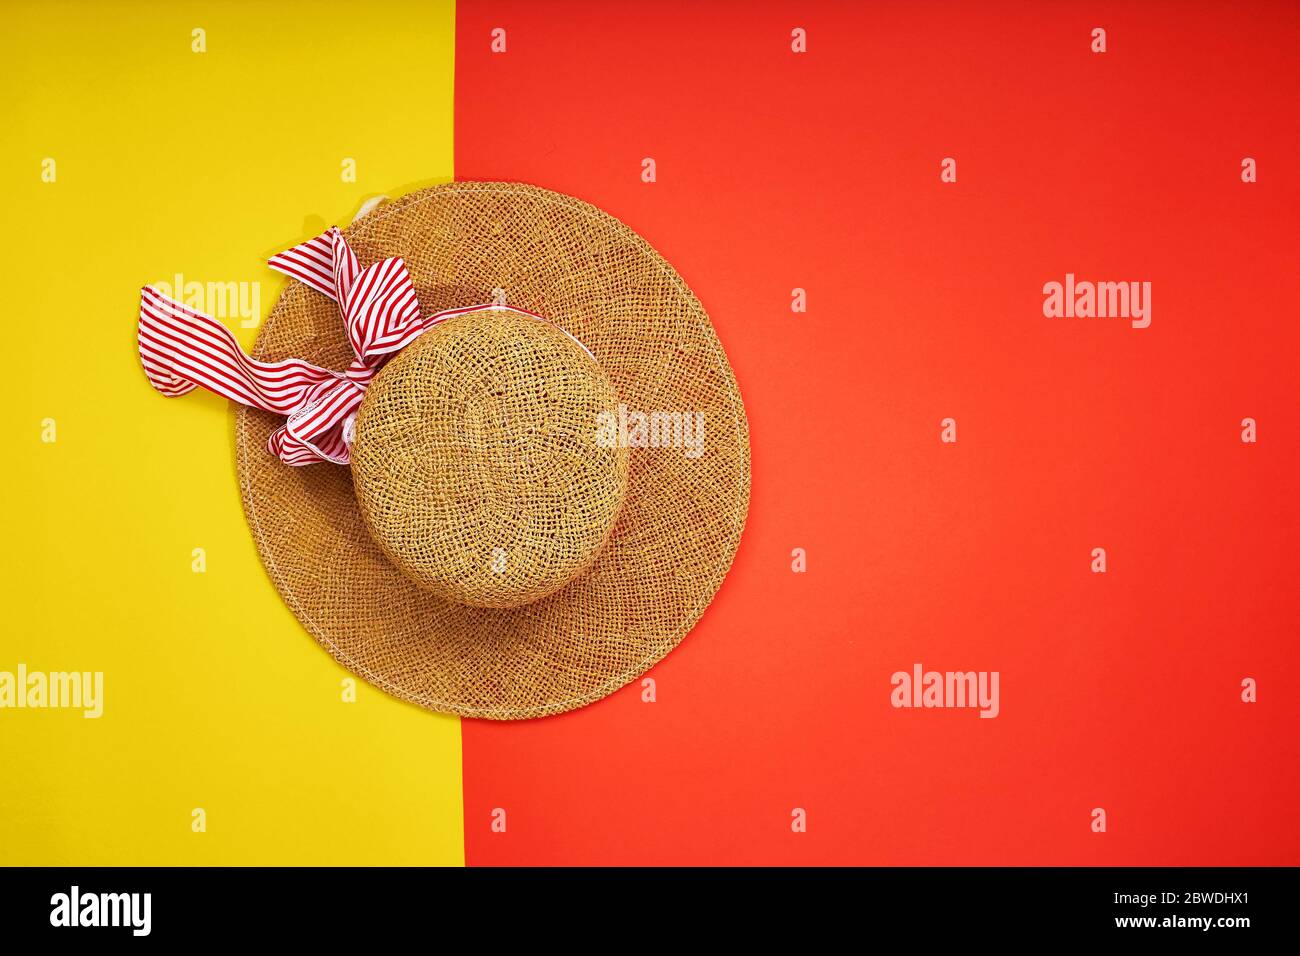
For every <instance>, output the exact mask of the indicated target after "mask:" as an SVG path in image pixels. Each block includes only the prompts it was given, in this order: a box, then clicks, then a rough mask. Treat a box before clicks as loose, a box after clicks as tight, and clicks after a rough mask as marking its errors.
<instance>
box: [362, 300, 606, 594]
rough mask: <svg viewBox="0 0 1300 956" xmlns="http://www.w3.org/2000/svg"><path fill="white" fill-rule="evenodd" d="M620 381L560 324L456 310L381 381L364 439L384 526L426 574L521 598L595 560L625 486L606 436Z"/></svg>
mask: <svg viewBox="0 0 1300 956" xmlns="http://www.w3.org/2000/svg"><path fill="white" fill-rule="evenodd" d="M617 405H618V394H617V392H616V391H615V389H614V387H613V385H612V384H611V383H610V381H609V379H608V377H607V376H606V375H605V373H604V372H603V371H602V369H601V368H600V366H599V364H598V363H597V362H596V361H595V360H594V359H593V358H592V357H591V356H590V355H589V354H588V353H587V352H586V350H585V349H584V348H583V347H582V346H581V345H579V344H578V343H577V342H576V341H574V340H573V339H572V338H570V337H569V336H568V335H567V334H566V333H564V332H563V331H561V330H560V329H559V328H557V327H555V326H553V325H551V324H549V323H547V322H545V321H542V320H541V319H537V318H534V317H531V316H528V315H525V314H521V313H517V312H512V311H506V310H481V311H476V312H470V313H466V314H463V315H459V316H456V317H454V318H451V319H448V320H446V321H444V322H442V323H440V324H438V325H436V326H434V327H433V328H431V329H430V330H429V331H427V332H425V333H424V334H423V335H421V336H420V337H419V338H418V339H416V340H415V341H414V342H412V343H411V344H410V345H408V346H407V347H406V348H405V349H403V350H402V351H401V352H399V353H398V354H397V355H395V356H394V357H393V358H392V359H390V360H389V361H388V363H387V364H386V365H385V366H384V368H383V369H382V370H381V371H380V372H379V374H378V375H376V377H375V379H374V380H373V381H372V382H371V383H370V385H369V387H368V389H367V391H366V397H365V400H364V401H363V402H362V404H361V408H360V410H359V412H358V415H357V421H356V434H355V440H354V442H353V445H352V449H351V456H352V477H353V484H354V488H355V492H356V496H357V501H358V503H359V505H360V510H361V514H362V516H363V518H364V520H365V523H366V526H367V528H368V529H369V531H370V534H371V536H372V537H373V538H374V539H375V541H376V543H377V544H378V545H379V547H380V549H381V550H382V551H383V552H384V554H385V555H386V556H387V557H388V559H389V560H390V561H391V562H392V563H393V564H394V565H395V566H396V567H398V568H399V569H400V570H401V571H402V572H403V573H404V574H405V575H406V576H407V577H408V578H409V579H411V580H412V581H414V582H415V583H416V584H417V585H418V586H420V587H421V588H424V589H425V590H428V591H432V592H434V593H437V594H439V595H441V596H443V597H445V598H447V599H449V600H453V601H457V602H459V603H462V604H469V605H474V606H478V607H500V608H505V607H517V606H519V605H523V604H528V603H531V602H533V601H537V600H539V599H541V598H544V597H546V596H547V595H550V594H553V593H554V592H556V591H558V590H559V589H561V588H562V587H564V585H565V584H567V583H568V582H569V581H571V580H573V578H575V577H576V576H578V575H579V574H581V573H582V572H583V571H584V570H586V569H587V568H588V567H589V566H590V565H591V563H592V562H593V561H594V560H595V558H596V555H597V553H598V552H599V551H600V548H601V547H602V545H603V544H604V542H605V541H606V539H607V538H608V537H609V534H610V532H611V530H612V529H613V526H614V522H615V520H616V519H617V517H618V511H619V507H620V506H621V504H622V500H623V496H624V494H625V493H626V490H627V479H628V455H627V449H626V448H625V447H617V446H616V445H615V446H614V447H608V444H609V443H602V442H600V441H599V440H598V438H597V429H598V423H599V421H600V416H601V413H602V412H604V413H612V412H613V411H614V410H615V409H616V408H617Z"/></svg>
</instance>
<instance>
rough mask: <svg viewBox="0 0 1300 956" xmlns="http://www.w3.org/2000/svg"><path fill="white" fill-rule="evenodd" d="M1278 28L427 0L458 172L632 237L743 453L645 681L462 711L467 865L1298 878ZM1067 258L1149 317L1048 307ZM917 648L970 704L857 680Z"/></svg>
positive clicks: (1290, 303)
mask: <svg viewBox="0 0 1300 956" xmlns="http://www.w3.org/2000/svg"><path fill="white" fill-rule="evenodd" d="M1097 26H1100V27H1104V28H1105V29H1106V30H1107V35H1108V51H1107V52H1106V53H1105V54H1100V55H1098V54H1093V53H1092V52H1091V51H1090V42H1091V38H1090V32H1091V30H1092V28H1093V27H1097ZM495 27H502V28H504V29H505V30H506V31H507V44H508V47H507V52H506V53H505V54H493V53H492V52H491V51H490V40H491V37H490V33H491V30H492V29H493V28H495ZM795 27H804V28H805V29H806V30H807V33H808V52H807V53H806V54H803V55H796V54H794V53H792V52H791V49H790V31H791V30H792V29H793V28H795ZM1298 44H1300V11H1298V10H1297V8H1296V7H1295V6H1292V5H1286V4H1280V3H1279V4H1271V5H1270V4H1255V5H1252V6H1249V7H1247V6H1243V5H1239V4H1226V3H1225V4H1215V5H1210V4H1201V5H1193V4H1188V3H1168V4H1146V5H1144V6H1143V8H1142V9H1140V10H1139V9H1132V8H1131V6H1130V5H1103V4H1086V5H1085V4H1071V5H1065V4H1034V3H1024V4H981V5H975V4H956V3H954V4H903V3H898V4H879V5H866V4H863V5H849V4H844V5H830V4H818V3H813V2H808V0H804V2H800V3H788V4H760V5H754V4H743V5H742V4H728V3H714V4H709V5H707V6H706V5H703V4H685V3H683V4H659V3H636V4H608V3H595V2H593V3H586V4H576V3H568V4H563V5H560V4H551V3H544V4H537V3H505V2H491V3H476V2H465V0H462V2H461V3H460V4H458V14H457V53H456V56H457V62H456V173H457V177H458V178H460V179H510V180H522V181H526V182H532V183H536V184H538V185H543V186H547V187H549V188H552V189H557V190H560V191H562V192H567V193H571V194H573V195H576V196H579V197H581V198H583V199H586V200H588V201H591V202H593V203H595V204H597V205H598V206H601V207H602V208H604V209H606V210H608V211H609V212H610V213H612V214H613V215H615V216H617V217H619V218H620V219H622V220H624V221H625V222H627V223H628V224H629V225H631V226H632V227H633V228H634V229H636V230H637V231H638V232H640V233H641V234H642V235H643V236H645V237H646V238H647V239H648V240H649V241H650V242H651V244H652V245H654V246H655V247H656V248H658V249H659V250H660V251H661V252H662V253H664V255H665V256H666V257H667V258H668V259H669V260H670V261H671V262H672V263H673V264H674V265H675V266H676V268H677V269H678V270H679V271H680V272H681V274H682V275H683V277H684V278H685V279H686V281H687V282H688V283H689V284H690V285H691V286H692V287H693V288H694V290H695V291H696V293H697V294H698V295H699V297H700V299H701V300H702V301H703V302H704V304H705V307H706V308H708V310H709V312H710V314H711V316H712V319H713V322H714V325H715V327H716V328H717V330H718V334H719V336H720V338H721V340H722V342H723V344H724V346H725V347H726V348H727V351H728V354H729V356H730V358H731V361H732V364H733V366H734V368H735V370H736V375H737V377H738V379H739V382H740V386H741V390H742V393H743V396H744V399H745V404H746V408H747V411H748V415H749V421H750V426H751V429H752V444H753V462H754V464H753V501H752V505H751V509H750V515H749V523H748V526H747V529H746V532H745V536H744V539H743V541H742V543H741V547H740V553H739V555H738V557H737V559H736V562H735V564H734V566H733V568H732V570H731V573H730V575H729V576H728V578H727V580H726V582H725V584H724V585H723V587H722V590H721V592H720V593H719V595H718V597H717V599H716V600H715V601H714V603H713V605H712V606H711V608H710V609H709V611H708V612H707V613H706V615H705V617H704V618H703V620H702V621H701V622H700V624H699V625H698V626H697V627H696V629H695V630H694V631H693V632H692V634H691V635H690V636H689V637H688V638H687V639H686V641H685V642H684V643H683V644H682V646H681V647H680V648H678V649H677V650H676V651H675V652H674V653H673V654H671V655H670V656H669V657H668V658H667V659H666V660H665V661H664V662H663V663H662V664H660V665H659V666H658V667H657V668H655V669H654V671H653V672H652V676H653V677H654V678H655V679H656V680H657V682H658V701H657V702H656V703H654V704H645V703H642V702H641V696H640V689H639V686H638V685H636V684H633V685H632V686H630V687H628V688H625V689H624V690H623V691H621V692H619V693H617V694H615V695H613V696H612V697H610V698H608V699H606V700H604V701H601V702H599V703H597V704H595V705H593V706H591V707H588V708H585V709H583V710H581V711H577V712H574V713H571V714H567V715H564V716H560V717H556V718H551V719H546V720H540V721H533V722H525V723H512V724H494V723H491V722H485V721H466V722H465V723H464V725H463V726H464V773H465V818H466V819H465V832H466V848H467V849H466V853H467V861H468V862H469V863H470V864H499V863H612V864H621V863H742V864H744V863H863V864H975V863H986V864H1067V863H1070V864H1074V863H1083V864H1088V863H1115V864H1193V863H1196V864H1262V863H1273V864H1281V863H1287V864H1296V863H1300V837H1298V836H1297V832H1298V829H1297V826H1296V825H1295V818H1294V813H1295V808H1296V806H1297V803H1298V801H1300V776H1298V772H1297V757H1298V756H1300V753H1298V751H1300V747H1298V746H1297V741H1296V730H1297V727H1298V726H1300V724H1298V722H1297V717H1298V715H1300V708H1298V705H1297V696H1296V675H1297V669H1298V666H1300V654H1298V653H1297V649H1296V620H1297V610H1298V609H1300V592H1298V591H1297V588H1296V584H1295V571H1296V567H1297V561H1296V557H1295V543H1296V540H1297V530H1300V505H1298V504H1297V497H1296V493H1295V482H1294V471H1295V467H1296V464H1297V458H1298V454H1297V448H1298V447H1300V445H1298V443H1297V442H1298V440H1300V421H1298V420H1297V410H1296V401H1295V393H1294V384H1295V365H1296V358H1297V351H1296V349H1297V344H1298V343H1300V335H1298V334H1297V331H1296V311H1295V302H1296V293H1295V288H1296V280H1297V266H1296V262H1297V243H1296V233H1295V230H1296V223H1297V211H1300V210H1298V206H1300V203H1298V200H1300V190H1298V188H1297V172H1298V170H1297V158H1296V157H1297V154H1298V153H1300V141H1298V140H1300V135H1298V134H1297V123H1296V103H1297V89H1298V86H1297V82H1296V81H1297V73H1298V72H1300V71H1297V53H1296V50H1297V48H1298ZM647 156H648V157H653V158H654V159H655V160H656V162H657V166H658V181H657V182H655V183H653V184H646V183H643V182H642V181H641V178H640V172H641V160H642V159H643V158H644V157H647ZM946 156H951V157H954V158H955V159H956V160H957V163H958V181H957V182H956V183H955V184H945V183H941V182H940V178H939V172H940V161H941V159H942V158H943V157H946ZM1246 156H1251V157H1254V158H1255V159H1256V160H1257V161H1258V164H1259V166H1258V168H1259V174H1258V175H1259V181H1258V182H1257V183H1255V184H1249V185H1248V184H1244V183H1242V181H1241V175H1240V174H1241V160H1242V158H1243V157H1246ZM1066 272H1074V273H1075V274H1076V275H1077V276H1078V277H1079V278H1080V279H1091V280H1118V281H1122V280H1137V281H1144V280H1145V281H1150V282H1151V283H1152V285H1153V289H1152V324H1151V327H1150V328H1148V329H1145V330H1138V329H1133V328H1131V327H1130V325H1129V323H1128V322H1127V321H1126V320H1122V319H1100V320H1099V319H1059V320H1056V319H1047V318H1044V317H1043V314H1042V302H1043V295H1042V287H1043V284H1044V283H1045V282H1048V281H1051V280H1056V281H1062V280H1063V279H1064V276H1065V273H1066ZM795 287H803V288H806V289H807V294H808V311H807V313H806V314H802V315H797V314H792V312H791V309H790V297H791V290H792V289H793V288H795ZM947 416H951V417H953V418H955V419H956V420H957V423H958V438H959V440H958V442H957V443H956V444H955V445H947V444H942V443H941V442H940V440H939V433H940V420H941V419H942V418H944V417H947ZM1247 416H1249V417H1253V418H1255V419H1257V421H1258V423H1259V441H1258V443H1257V444H1253V445H1251V444H1244V443H1243V442H1242V441H1241V439H1240V432H1241V426H1240V422H1241V419H1242V418H1244V417H1247ZM796 547H801V548H805V549H806V550H807V555H808V570H807V573H806V574H794V573H791V566H790V565H791V550H792V549H793V548H796ZM1094 547H1104V548H1106V549H1107V553H1108V557H1109V571H1108V573H1106V574H1093V573H1091V572H1090V569H1089V565H1090V561H1091V555H1090V553H1091V550H1092V549H1093V548H1094ZM916 661H920V662H922V663H923V664H924V665H925V666H926V667H927V669H928V668H934V669H937V670H957V669H960V670H965V669H976V670H997V671H1000V672H1001V675H1002V676H1001V681H1002V686H1001V711H1002V712H1001V716H999V717H998V718H997V719H995V720H981V719H978V718H977V717H976V715H975V712H974V711H971V710H895V709H893V708H891V707H890V704H889V691H890V686H889V677H890V674H891V673H893V672H894V671H896V670H910V668H911V665H912V664H913V663H914V662H916ZM1243 677H1253V678H1255V679H1256V680H1257V681H1258V682H1259V702H1258V703H1256V704H1246V703H1243V702H1242V701H1241V699H1240V693H1241V688H1240V685H1241V680H1242V678H1243ZM495 807H502V808H505V809H506V810H507V815H508V816H507V820H508V828H507V832H506V833H504V834H498V833H493V832H491V829H490V823H491V812H492V810H493V808H495ZM794 807H803V808H805V809H806V810H807V815H808V831H807V833H804V834H798V833H793V832H792V831H791V826H790V821H791V809H792V808H794ZM1094 807H1103V808H1105V810H1106V811H1107V814H1108V831H1107V832H1106V833H1104V834H1097V833H1093V832H1091V829H1090V823H1091V817H1090V813H1091V810H1092V808H1094Z"/></svg>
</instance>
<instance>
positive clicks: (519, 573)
mask: <svg viewBox="0 0 1300 956" xmlns="http://www.w3.org/2000/svg"><path fill="white" fill-rule="evenodd" d="M342 236H343V237H344V238H345V239H346V243H347V245H348V246H350V247H351V249H352V251H353V252H355V255H356V259H357V260H359V262H360V263H361V264H362V265H366V264H369V263H375V262H379V261H380V260H384V259H389V258H391V257H402V259H404V260H405V265H406V269H407V270H408V271H409V274H410V280H411V283H412V284H413V286H414V291H415V295H416V296H417V297H418V308H419V309H420V310H421V311H422V312H423V313H424V314H425V315H426V316H427V315H429V314H431V313H444V312H445V313H447V315H445V316H440V317H439V321H438V322H437V324H435V325H432V326H431V327H429V328H428V330H427V331H424V332H423V334H419V335H417V336H416V337H414V338H413V339H412V340H411V341H409V342H408V343H406V344H404V345H403V346H402V347H401V348H400V349H399V350H396V351H394V352H392V354H390V355H387V356H385V358H384V361H383V363H382V365H380V366H378V368H377V371H376V373H375V374H374V376H373V379H371V380H369V381H368V382H367V383H365V385H364V393H363V396H362V395H361V394H360V393H359V402H360V404H359V407H358V408H357V409H356V411H355V416H354V419H352V418H350V419H349V420H348V422H347V424H346V428H345V432H344V436H343V437H344V439H345V440H346V442H347V452H348V456H347V457H348V459H349V460H350V467H341V466H339V465H336V464H330V463H319V464H315V465H313V466H311V467H305V468H294V467H289V466H288V465H287V464H286V463H285V461H282V460H280V458H277V457H276V456H275V455H273V454H271V453H269V452H268V442H269V443H270V445H271V446H272V447H273V448H274V447H276V438H275V436H276V433H277V429H279V428H281V426H283V425H284V424H285V419H284V416H283V415H279V414H275V413H273V412H270V411H264V410H261V409H257V408H252V407H241V408H240V410H239V413H238V427H237V451H238V470H239V481H240V486H241V489H242V493H243V501H244V507H245V511H246V513H247V517H248V522H249V524H250V526H251V527H252V531H253V536H254V538H255V540H256V543H257V549H258V551H259V553H260V554H261V557H262V560H263V562H264V563H265V565H266V568H267V571H268V572H269V574H270V576H271V580H272V581H273V582H274V583H275V586H276V588H277V589H278V590H279V592H280V594H281V596H282V597H283V598H284V600H285V602H286V603H287V604H288V605H289V607H290V608H291V609H292V610H293V612H294V614H295V615H296V616H297V617H298V619H299V620H300V621H301V622H302V623H303V625H304V626H305V627H306V628H307V630H308V631H309V632H310V633H311V634H312V636H313V637H315V638H316V640H317V641H318V642H320V644H321V645H322V646H323V647H324V648H325V649H326V650H328V651H329V652H330V654H332V655H333V656H334V657H335V658H336V659H337V660H338V661H339V662H340V663H341V664H343V665H344V666H345V667H346V668H348V669H349V670H350V671H352V672H353V673H355V674H357V675H358V676H360V677H362V678H364V679H365V680H367V681H369V682H370V683H371V684H373V685H375V686H376V687H379V688H381V689H382V690H384V691H386V692H388V693H390V694H392V695H394V696H396V697H400V698H402V699H404V700H408V701H411V702H412V703H415V704H419V705H420V706H422V707H426V708H428V709H430V710H435V711H444V712H450V713H454V714H460V715H462V716H466V717H486V718H494V719H518V718H527V717H541V716H546V715H549V714H557V713H561V712H563V711H566V710H571V709H573V708H576V707H581V706H583V705H585V704H589V703H591V702H592V701H595V700H598V699H599V698H601V697H604V696H605V695H607V694H610V693H612V692H613V691H615V690H617V689H618V688H619V687H621V686H623V685H624V684H626V683H628V682H629V681H631V680H633V679H635V678H636V677H637V676H638V675H640V674H641V673H643V672H644V671H645V670H647V669H648V668H649V667H651V666H652V665H653V664H655V663H656V662H657V661H659V660H660V659H661V658H663V657H664V655H666V654H667V653H668V652H669V651H670V650H672V649H673V648H674V647H676V646H677V644H678V643H680V642H681V640H682V639H683V637H685V635H686V633H687V632H688V631H689V630H690V629H691V627H692V626H693V625H694V624H695V622H696V621H697V620H699V618H700V616H701V615H702V614H703V613H704V610H705V608H706V607H707V606H708V604H709V602H710V601H711V600H712V599H713V596H714V594H715V593H716V592H717V590H718V588H719V586H720V585H721V583H722V578H723V576H724V575H725V573H726V571H727V569H728V568H729V567H730V565H731V561H732V558H733V557H734V556H735V553H736V549H737V547H738V545H739V542H740V535H741V531H742V528H743V526H744V522H745V515H746V512H747V509H748V504H749V480H750V479H749V472H750V458H749V433H748V427H747V424H746V421H745V414H744V409H743V407H742V404H741V400H740V393H739V390H738V388H737V386H736V380H735V377H734V376H733V374H732V371H731V367H730V365H729V364H728V362H727V358H726V355H725V354H724V353H723V350H722V347H721V345H720V344H719V342H718V339H717V336H716V334H715V333H714V330H713V327H712V325H711V324H710V322H709V318H708V316H707V314H706V313H705V311H704V309H703V307H702V306H701V304H700V302H699V300H698V299H697V298H696V297H695V295H694V294H692V292H691V291H690V289H689V288H687V286H686V284H685V283H684V282H683V281H682V279H681V277H680V276H678V274H677V273H676V272H675V271H674V270H673V268H672V267H671V266H670V265H669V264H668V263H667V262H665V261H664V259H663V258H662V257H661V256H660V255H659V254H658V253H657V252H655V250H654V249H652V248H651V247H650V246H649V244H647V243H646V241H645V240H644V239H642V238H641V237H640V236H638V235H637V234H636V233H634V232H633V231H632V230H631V229H629V228H628V227H627V226H625V225H623V224H622V223H620V222H619V221H618V220H616V219H614V218H613V217H611V216H609V215H607V214H605V213H603V212H601V211H600V210H598V209H596V208H595V207H593V206H591V205H589V204H587V203H585V202H581V201H579V200H577V199H574V198H572V197H569V196H564V195H561V194H559V193H554V192H550V191H548V190H544V189H539V188H536V187H533V186H526V185H520V184H515V183H451V184H447V185H444V186H435V187H433V188H430V189H423V190H420V191H418V192H414V193H411V194H409V195H407V196H404V197H402V198H400V199H398V200H396V201H393V202H391V203H388V204H385V205H382V206H380V207H378V208H377V209H375V210H374V211H373V212H369V213H368V214H367V215H365V216H364V217H363V218H361V219H359V220H358V221H357V222H355V223H354V224H353V225H352V226H351V227H349V228H348V229H346V230H344V231H343V233H342ZM304 248H305V247H304ZM273 262H274V260H273ZM399 264H400V263H399ZM286 271H287V270H286ZM146 291H148V290H146ZM503 299H504V302H505V303H506V304H508V305H509V306H511V307H513V309H508V308H490V307H484V303H494V302H495V303H496V304H498V305H499V304H501V302H502V300H503ZM471 306H472V307H475V308H469V309H466V307H471ZM456 310H463V311H459V312H457V311H456ZM515 310H519V311H515ZM143 327H144V312H143V310H142V329H143ZM145 340H146V336H145V333H144V332H143V331H142V335H141V352H142V356H144V357H145V366H146V371H149V372H150V377H151V379H155V385H156V386H157V387H159V388H160V390H164V391H166V388H165V384H166V382H168V381H171V382H175V381H176V379H175V376H174V374H172V373H159V372H158V371H157V369H156V368H151V360H152V359H151V355H150V353H149V349H148V347H147V344H146V341H145ZM253 357H254V358H255V359H258V360H261V361H263V362H278V361H279V360H282V359H288V358H291V357H292V358H297V359H302V360H305V361H306V362H308V363H312V364H313V365H316V366H321V367H323V368H324V369H346V368H348V367H349V364H350V363H354V361H355V360H356V358H357V354H356V350H355V344H354V343H353V342H351V341H350V340H349V336H348V334H347V333H346V332H345V328H344V325H343V323H342V322H341V321H340V306H339V305H338V304H337V303H336V302H334V301H331V299H330V298H329V297H327V296H326V295H322V294H321V293H320V292H318V291H316V290H315V289H313V288H312V287H311V286H310V283H302V282H295V283H291V284H290V285H289V287H288V288H287V289H286V290H285V292H284V293H283V295H281V297H280V299H279V301H278V302H277V303H276V306H275V309H274V310H273V311H272V313H271V316H270V318H269V319H268V320H267V321H266V323H265V325H264V327H263V328H262V330H261V333H260V334H259V336H258V338H257V343H256V346H255V349H254V353H253ZM329 374H331V375H333V374H335V373H329ZM169 375H170V377H169ZM340 377H341V376H340ZM158 379H161V380H162V384H160V381H159V380H158ZM169 394H170V393H169ZM291 420H292V419H291Z"/></svg>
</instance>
